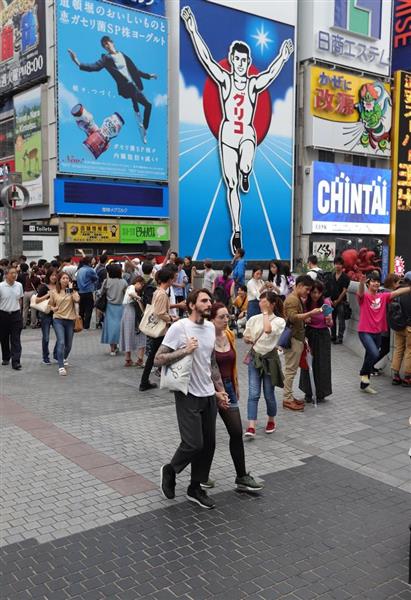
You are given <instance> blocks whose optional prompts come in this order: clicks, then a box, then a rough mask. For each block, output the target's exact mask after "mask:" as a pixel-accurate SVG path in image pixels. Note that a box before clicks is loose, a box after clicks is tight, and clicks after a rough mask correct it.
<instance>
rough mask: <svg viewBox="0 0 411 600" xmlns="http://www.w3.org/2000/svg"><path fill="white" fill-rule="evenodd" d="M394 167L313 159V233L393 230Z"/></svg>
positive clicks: (379, 233)
mask: <svg viewBox="0 0 411 600" xmlns="http://www.w3.org/2000/svg"><path fill="white" fill-rule="evenodd" d="M390 195H391V171H390V170H389V169H370V168H368V167H354V166H352V165H344V164H335V163H325V162H314V189H313V223H312V231H313V233H330V232H333V233H352V234H354V233H362V234H378V235H388V234H389V232H390Z"/></svg>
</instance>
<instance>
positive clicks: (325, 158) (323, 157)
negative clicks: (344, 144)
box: [318, 150, 335, 163]
mask: <svg viewBox="0 0 411 600" xmlns="http://www.w3.org/2000/svg"><path fill="white" fill-rule="evenodd" d="M318 160H320V161H321V162H328V163H333V162H335V154H334V152H329V151H328V150H319V151H318Z"/></svg>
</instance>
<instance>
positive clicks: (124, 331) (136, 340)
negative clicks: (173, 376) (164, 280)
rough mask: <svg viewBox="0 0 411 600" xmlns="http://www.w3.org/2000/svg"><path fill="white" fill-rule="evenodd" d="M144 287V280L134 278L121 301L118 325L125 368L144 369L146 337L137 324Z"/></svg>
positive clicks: (141, 310) (142, 312)
mask: <svg viewBox="0 0 411 600" xmlns="http://www.w3.org/2000/svg"><path fill="white" fill-rule="evenodd" d="M143 287H144V278H143V277H141V276H138V277H136V280H135V282H134V284H133V285H129V286H128V288H127V289H126V293H125V294H124V299H123V306H124V310H123V315H122V317H121V324H120V351H121V352H125V353H126V358H125V363H124V366H125V367H134V366H136V367H140V368H143V367H144V350H145V347H146V336H145V335H144V333H141V332H140V331H139V328H138V327H139V324H140V321H141V319H142V318H143V314H144V306H143V301H142V299H141V292H142V289H143ZM136 350H137V360H136V362H135V363H134V362H133V359H132V358H131V355H132V352H134V351H136Z"/></svg>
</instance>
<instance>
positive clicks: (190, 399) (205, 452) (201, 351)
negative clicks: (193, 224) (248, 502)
mask: <svg viewBox="0 0 411 600" xmlns="http://www.w3.org/2000/svg"><path fill="white" fill-rule="evenodd" d="M211 303H212V297H211V293H210V292H209V290H207V289H200V290H193V291H192V292H190V293H189V295H188V297H187V309H188V312H189V317H188V318H187V319H181V320H179V321H177V322H176V323H174V324H173V325H172V326H171V327H170V329H169V330H168V332H167V333H166V336H165V338H164V340H163V342H162V345H161V346H160V348H159V349H158V352H157V354H156V357H155V361H154V364H155V365H156V366H159V367H160V366H165V365H171V364H173V363H175V362H176V361H178V360H180V359H182V358H183V357H184V356H187V355H189V354H192V355H193V364H192V371H191V377H190V382H189V385H188V393H187V395H185V394H183V393H182V392H175V401H176V413H177V421H178V427H179V430H180V436H181V443H180V445H179V447H178V448H177V450H176V452H175V454H174V456H173V458H172V459H171V461H170V463H168V464H165V465H163V466H162V467H161V492H162V494H163V496H164V497H165V498H168V499H172V498H174V497H175V486H176V474H177V473H181V471H183V469H185V468H186V467H187V465H189V464H190V463H191V481H190V485H189V486H188V489H187V499H188V500H189V501H190V502H195V503H196V504H198V505H199V506H201V507H202V508H208V509H209V508H214V506H215V504H214V501H213V500H212V499H211V498H210V497H209V496H208V495H207V493H206V492H205V491H204V490H203V489H202V488H201V486H200V484H201V482H202V481H207V480H208V476H209V473H210V467H211V463H212V461H213V456H214V450H215V422H216V416H217V403H218V405H219V406H220V407H221V408H223V409H227V408H228V406H229V403H228V396H227V394H226V392H225V391H224V385H223V382H222V379H221V375H220V371H219V368H218V365H217V362H216V359H215V353H214V344H215V328H214V325H213V324H212V323H210V322H209V321H207V320H206V319H207V318H208V317H209V316H210V309H211Z"/></svg>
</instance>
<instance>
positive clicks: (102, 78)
mask: <svg viewBox="0 0 411 600" xmlns="http://www.w3.org/2000/svg"><path fill="white" fill-rule="evenodd" d="M56 11H57V12H56V21H57V65H58V66H57V70H58V73H57V81H58V171H59V172H60V173H69V174H78V175H95V176H101V177H119V178H122V179H127V178H128V179H134V180H136V179H137V180H153V181H166V180H167V139H168V136H167V105H168V97H167V77H168V72H167V20H166V19H165V18H163V17H160V16H157V15H148V14H146V13H144V12H141V11H138V10H133V9H128V8H124V7H122V6H118V5H117V6H116V5H114V4H112V3H109V2H104V0H100V1H99V2H96V1H94V2H82V3H81V2H76V3H74V2H64V3H62V2H58V3H57V4H56Z"/></svg>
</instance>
